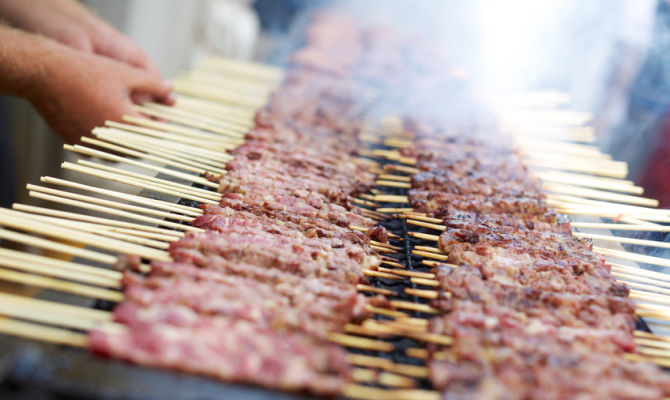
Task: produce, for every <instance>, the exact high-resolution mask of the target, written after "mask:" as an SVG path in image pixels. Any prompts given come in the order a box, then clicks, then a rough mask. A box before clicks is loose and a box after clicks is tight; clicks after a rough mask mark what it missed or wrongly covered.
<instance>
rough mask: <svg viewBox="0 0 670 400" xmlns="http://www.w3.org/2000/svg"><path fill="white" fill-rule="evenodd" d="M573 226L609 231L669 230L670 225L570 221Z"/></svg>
mask: <svg viewBox="0 0 670 400" xmlns="http://www.w3.org/2000/svg"><path fill="white" fill-rule="evenodd" d="M570 226H571V227H573V228H582V229H608V230H611V231H649V232H670V226H665V225H650V226H647V225H633V224H609V223H600V222H570Z"/></svg>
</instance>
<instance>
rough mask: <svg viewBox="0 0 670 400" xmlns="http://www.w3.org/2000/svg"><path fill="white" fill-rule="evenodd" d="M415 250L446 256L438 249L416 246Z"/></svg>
mask: <svg viewBox="0 0 670 400" xmlns="http://www.w3.org/2000/svg"><path fill="white" fill-rule="evenodd" d="M414 250H419V251H428V252H431V253H436V254H445V253H444V252H443V251H442V250H440V249H439V248H437V247H431V246H414Z"/></svg>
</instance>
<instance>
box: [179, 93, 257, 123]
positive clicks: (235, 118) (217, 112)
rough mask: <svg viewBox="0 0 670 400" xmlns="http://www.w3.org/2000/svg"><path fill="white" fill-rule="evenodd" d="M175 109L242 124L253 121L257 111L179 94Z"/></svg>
mask: <svg viewBox="0 0 670 400" xmlns="http://www.w3.org/2000/svg"><path fill="white" fill-rule="evenodd" d="M173 107H175V108H179V109H183V110H188V111H190V112H193V113H196V114H200V115H206V116H208V117H211V118H217V119H222V120H231V121H232V122H241V123H246V122H248V121H253V119H254V115H255V114H256V110H249V109H248V108H246V107H236V106H235V105H231V104H225V103H220V102H215V101H211V100H207V99H202V98H196V97H191V96H187V95H184V94H177V95H176V96H175V104H174V105H173Z"/></svg>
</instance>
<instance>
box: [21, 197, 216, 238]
mask: <svg viewBox="0 0 670 400" xmlns="http://www.w3.org/2000/svg"><path fill="white" fill-rule="evenodd" d="M28 195H29V196H31V197H35V198H38V199H43V200H48V201H53V202H55V203H60V204H66V205H71V206H74V207H79V208H84V209H87V210H93V211H99V212H102V213H105V214H110V215H115V216H118V217H123V218H129V219H133V220H136V221H142V222H146V223H149V224H154V225H157V226H160V225H163V226H166V227H170V228H174V229H180V230H182V231H193V232H203V230H202V229H200V228H196V227H193V226H190V225H184V224H179V223H175V222H170V221H165V220H162V219H157V218H153V217H147V216H144V215H139V214H135V213H131V212H127V211H121V210H117V209H114V208H109V207H105V206H99V205H96V204H90V203H85V202H82V201H78V200H72V199H67V198H63V197H59V196H54V195H50V194H45V193H41V192H34V191H30V192H28Z"/></svg>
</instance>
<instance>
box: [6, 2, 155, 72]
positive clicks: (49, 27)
mask: <svg viewBox="0 0 670 400" xmlns="http://www.w3.org/2000/svg"><path fill="white" fill-rule="evenodd" d="M0 16H1V17H2V18H3V19H4V20H5V21H6V22H7V23H8V24H9V25H11V26H14V27H16V28H18V29H20V30H23V31H26V32H31V33H35V34H40V35H43V36H46V37H49V38H51V39H53V40H56V41H58V42H60V43H63V44H65V45H66V46H69V47H72V48H74V49H77V50H81V51H84V52H88V53H94V54H99V55H102V56H105V57H109V58H111V59H114V60H117V61H119V62H122V63H125V64H128V65H132V66H134V67H137V68H140V69H143V70H145V71H147V72H149V73H150V74H153V75H154V76H156V77H157V78H160V72H159V71H158V68H156V65H155V64H154V63H153V61H152V60H151V58H149V56H147V54H146V53H144V51H142V49H140V47H139V46H137V44H135V42H133V41H132V40H131V39H130V38H129V37H127V36H125V35H124V34H122V33H121V32H119V31H117V30H116V29H114V28H113V27H112V26H111V25H109V24H107V23H106V22H105V21H103V20H102V19H100V18H98V17H97V16H96V15H95V14H93V13H92V12H91V11H89V10H88V9H87V8H86V7H85V6H83V5H82V4H80V3H79V2H77V1H75V0H48V1H44V0H0Z"/></svg>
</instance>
